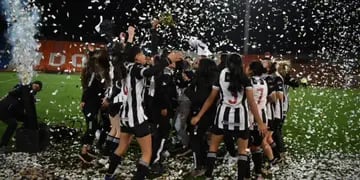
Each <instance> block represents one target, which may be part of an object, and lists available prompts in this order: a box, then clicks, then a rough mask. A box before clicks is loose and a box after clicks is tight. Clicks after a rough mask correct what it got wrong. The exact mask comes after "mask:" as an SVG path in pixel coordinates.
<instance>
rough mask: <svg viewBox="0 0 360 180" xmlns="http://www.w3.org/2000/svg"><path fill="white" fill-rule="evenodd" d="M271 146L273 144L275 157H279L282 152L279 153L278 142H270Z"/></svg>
mask: <svg viewBox="0 0 360 180" xmlns="http://www.w3.org/2000/svg"><path fill="white" fill-rule="evenodd" d="M270 146H271V149H272V152H273V155H274V159H275V158H279V157H280V153H279V150H278V149H277V147H276V143H275V142H272V143H270Z"/></svg>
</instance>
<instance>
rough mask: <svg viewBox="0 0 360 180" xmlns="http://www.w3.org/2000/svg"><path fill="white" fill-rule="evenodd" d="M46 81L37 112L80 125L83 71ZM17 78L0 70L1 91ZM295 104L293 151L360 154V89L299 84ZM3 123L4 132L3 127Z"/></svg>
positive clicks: (289, 130) (290, 122)
mask: <svg viewBox="0 0 360 180" xmlns="http://www.w3.org/2000/svg"><path fill="white" fill-rule="evenodd" d="M35 79H37V80H41V81H43V83H44V86H43V91H42V92H40V93H39V94H38V95H37V98H38V99H39V102H38V103H37V112H38V117H39V119H40V120H41V121H45V122H49V123H51V124H59V123H64V124H67V125H68V126H74V124H73V123H74V122H76V124H75V126H76V127H80V124H81V123H83V122H84V120H83V116H82V113H81V112H80V109H79V103H80V97H81V88H80V76H79V75H76V74H75V75H64V74H42V73H40V74H39V75H38V76H37V77H36V78H35ZM17 82H18V78H17V75H16V74H15V73H12V72H1V73H0V96H4V95H6V93H7V92H8V91H9V90H10V89H11V88H12V87H13V86H14V85H15V84H16V83H17ZM290 96H291V97H290V98H291V105H290V112H289V114H288V118H287V120H286V123H285V126H284V133H285V141H286V144H287V146H288V149H289V152H290V153H292V154H295V155H296V154H297V155H301V154H304V153H306V154H308V153H309V154H312V153H315V154H318V153H326V152H329V151H332V152H344V153H355V154H356V153H359V151H358V149H360V142H359V140H360V110H359V104H360V90H359V89H347V90H345V89H331V88H298V89H295V90H291V92H290ZM4 128H5V126H4V124H3V123H2V122H0V133H2V132H3V131H4Z"/></svg>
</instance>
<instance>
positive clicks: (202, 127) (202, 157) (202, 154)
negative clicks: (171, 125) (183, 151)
mask: <svg viewBox="0 0 360 180" xmlns="http://www.w3.org/2000/svg"><path fill="white" fill-rule="evenodd" d="M215 112H216V111H215V109H210V110H209V111H208V112H207V113H205V115H204V116H203V117H202V118H201V119H200V121H199V123H198V124H197V125H196V126H193V125H189V126H188V131H189V133H190V148H191V150H192V151H193V156H194V164H195V168H202V167H205V165H206V159H207V151H208V149H209V145H208V142H207V136H206V132H207V131H208V130H209V128H210V126H211V124H212V122H213V121H214V118H215ZM196 114H197V112H196V111H192V115H193V116H195V115H196ZM191 118H192V116H190V117H189V120H191Z"/></svg>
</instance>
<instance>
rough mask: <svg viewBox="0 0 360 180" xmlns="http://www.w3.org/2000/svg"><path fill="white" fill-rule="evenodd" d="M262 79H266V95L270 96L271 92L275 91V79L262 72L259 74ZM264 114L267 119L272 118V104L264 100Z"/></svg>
mask: <svg viewBox="0 0 360 180" xmlns="http://www.w3.org/2000/svg"><path fill="white" fill-rule="evenodd" d="M261 78H262V79H264V80H265V81H266V84H267V86H268V94H267V96H271V95H272V94H273V93H275V92H276V91H275V80H274V77H273V76H272V75H270V74H263V75H262V76H261ZM266 116H267V118H268V120H269V121H271V120H273V119H274V106H273V105H272V103H271V102H269V101H267V102H266Z"/></svg>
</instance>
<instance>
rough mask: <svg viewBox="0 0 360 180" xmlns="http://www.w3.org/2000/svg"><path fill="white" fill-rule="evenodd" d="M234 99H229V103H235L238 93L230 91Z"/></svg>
mask: <svg viewBox="0 0 360 180" xmlns="http://www.w3.org/2000/svg"><path fill="white" fill-rule="evenodd" d="M232 95H233V97H234V100H229V103H230V104H236V103H237V99H238V94H237V93H232Z"/></svg>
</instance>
